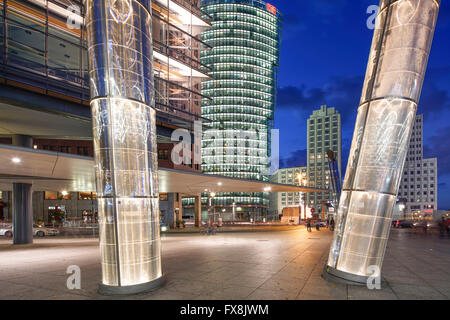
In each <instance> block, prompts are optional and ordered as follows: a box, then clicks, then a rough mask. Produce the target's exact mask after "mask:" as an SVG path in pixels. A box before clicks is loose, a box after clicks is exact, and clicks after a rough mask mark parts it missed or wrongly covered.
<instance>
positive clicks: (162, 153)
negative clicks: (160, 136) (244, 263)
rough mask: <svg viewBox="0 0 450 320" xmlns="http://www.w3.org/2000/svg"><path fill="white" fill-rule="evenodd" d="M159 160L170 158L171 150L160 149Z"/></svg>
mask: <svg viewBox="0 0 450 320" xmlns="http://www.w3.org/2000/svg"><path fill="white" fill-rule="evenodd" d="M158 160H169V150H167V149H164V150H158Z"/></svg>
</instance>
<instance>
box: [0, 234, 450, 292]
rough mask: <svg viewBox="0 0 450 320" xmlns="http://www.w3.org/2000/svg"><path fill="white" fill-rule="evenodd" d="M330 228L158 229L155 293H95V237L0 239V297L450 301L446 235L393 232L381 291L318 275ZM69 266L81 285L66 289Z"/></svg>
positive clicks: (98, 276) (97, 274) (97, 272)
mask: <svg viewBox="0 0 450 320" xmlns="http://www.w3.org/2000/svg"><path fill="white" fill-rule="evenodd" d="M331 237H332V233H331V232H330V231H328V230H326V229H325V230H321V231H320V232H318V231H316V230H313V232H312V233H308V232H307V231H306V230H305V228H304V227H303V226H301V227H295V228H292V227H291V228H286V229H285V230H284V231H281V230H280V229H279V228H278V229H277V230H276V231H264V232H229V233H218V234H217V235H214V236H206V235H200V234H166V235H163V238H162V239H163V240H162V243H163V246H162V247H163V260H162V261H163V270H164V273H165V276H166V282H165V284H164V286H163V287H162V288H161V289H158V290H157V291H155V292H152V293H146V294H139V295H132V296H127V297H111V296H102V295H100V294H98V292H97V289H98V283H99V281H100V279H101V267H100V256H99V249H98V240H97V239H95V238H90V239H89V238H53V239H52V238H44V239H35V241H34V242H35V243H34V244H33V245H23V246H12V245H11V241H10V240H6V239H1V240H0V299H164V300H165V299H183V300H184V299H194V300H208V299H219V300H232V299H251V300H265V299H276V300H285V299H289V300H291V299H299V300H302V299H339V300H346V299H450V272H449V271H450V238H444V239H439V237H438V236H437V235H434V234H428V235H423V234H420V233H413V232H411V231H409V230H392V232H391V237H390V241H389V245H388V248H387V251H386V258H385V263H384V267H383V272H382V273H383V278H384V280H385V285H384V286H383V288H382V290H368V289H367V288H366V287H361V286H351V285H345V284H340V283H335V282H330V281H327V280H325V279H323V278H322V276H321V275H322V270H323V266H324V264H325V261H326V259H327V255H328V250H329V246H330V242H331ZM70 265H77V266H79V267H80V268H81V289H80V290H69V289H67V287H66V281H67V278H68V276H69V275H68V274H66V269H67V267H68V266H70Z"/></svg>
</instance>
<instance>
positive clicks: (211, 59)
mask: <svg viewBox="0 0 450 320" xmlns="http://www.w3.org/2000/svg"><path fill="white" fill-rule="evenodd" d="M201 8H202V10H203V11H205V12H206V13H207V14H209V15H210V16H211V18H212V28H211V29H209V30H207V31H205V32H203V33H202V35H201V39H202V41H204V42H206V43H207V44H208V45H209V46H211V47H212V49H211V50H208V51H203V52H202V55H201V62H202V63H203V64H205V65H207V66H208V67H209V68H210V69H211V71H209V72H208V74H209V75H210V77H211V79H209V80H206V81H204V82H203V83H202V93H203V94H204V95H206V96H208V97H210V98H211V100H204V101H203V102H202V116H203V117H204V118H207V119H209V120H211V123H212V129H211V130H208V131H207V132H206V133H204V135H203V141H202V170H203V172H204V173H207V174H216V175H223V176H229V177H234V178H240V179H250V180H262V181H268V168H269V166H270V163H268V158H269V155H270V129H271V128H272V121H273V118H274V105H275V99H276V88H277V73H278V64H279V51H280V32H281V29H280V25H281V15H280V13H279V12H278V11H277V10H276V9H275V8H274V7H273V6H271V5H270V4H267V3H265V2H264V1H256V0H247V1H243V0H236V1H225V0H222V1H220V0H219V1H216V0H205V1H202V2H201ZM233 202H234V203H235V204H236V205H242V206H243V209H244V210H247V209H246V207H247V208H249V207H260V208H267V207H268V204H269V203H268V202H269V200H268V195H267V194H263V193H254V194H248V193H239V194H238V193H220V194H217V196H216V197H215V198H214V204H215V205H220V206H222V205H223V206H231V205H232V204H233ZM248 210H250V209H248Z"/></svg>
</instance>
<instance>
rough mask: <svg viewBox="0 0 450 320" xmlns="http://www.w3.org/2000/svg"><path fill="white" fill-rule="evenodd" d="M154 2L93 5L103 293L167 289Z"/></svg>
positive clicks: (99, 1) (90, 25)
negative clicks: (163, 264)
mask: <svg viewBox="0 0 450 320" xmlns="http://www.w3.org/2000/svg"><path fill="white" fill-rule="evenodd" d="M150 6H151V1H149V0H88V1H87V4H86V7H87V14H86V28H87V36H88V53H89V59H90V62H89V68H90V70H89V71H90V83H91V84H90V88H91V111H92V126H93V138H94V154H95V168H96V182H97V202H98V211H99V226H100V250H101V262H102V284H101V285H100V292H101V293H104V294H133V293H138V292H144V291H149V290H152V289H154V288H156V287H158V286H160V285H161V284H162V280H163V277H162V269H161V244H160V233H159V198H158V177H157V174H158V161H157V152H156V150H157V144H156V120H155V118H156V111H155V109H154V99H153V69H152V68H153V57H152V52H153V48H152V33H151V27H152V26H151V23H152V19H151V7H150Z"/></svg>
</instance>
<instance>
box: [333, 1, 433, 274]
mask: <svg viewBox="0 0 450 320" xmlns="http://www.w3.org/2000/svg"><path fill="white" fill-rule="evenodd" d="M380 8H381V10H380V13H379V16H378V20H377V21H378V25H377V29H376V30H375V33H374V37H373V42H372V48H371V52H370V57H369V63H368V66H367V73H366V79H365V83H364V88H363V93H362V97H361V105H360V107H359V109H358V117H357V120H356V126H355V131H354V134H353V141H352V147H351V150H350V155H349V161H348V166H347V171H346V176H345V179H344V186H343V192H342V195H341V199H340V203H339V208H338V213H337V218H336V230H335V233H334V238H333V242H332V245H331V249H330V254H329V258H328V263H327V265H328V266H329V267H332V268H334V269H337V270H338V271H341V272H344V273H347V274H351V275H356V276H362V277H366V276H369V275H372V274H371V272H368V271H367V267H369V266H372V265H374V266H378V267H379V268H380V269H381V266H382V263H383V258H384V251H385V249H386V243H387V240H388V236H389V230H390V223H391V219H392V212H393V208H394V204H395V200H396V195H397V192H398V188H399V183H400V179H401V174H402V171H403V166H404V162H405V159H406V154H407V149H408V141H409V138H410V135H411V132H412V128H413V121H414V118H415V114H416V110H417V103H418V100H419V97H420V91H421V88H422V83H423V79H424V75H425V70H426V65H427V60H428V55H429V52H430V47H431V41H432V37H433V33H434V28H435V24H436V20H437V14H438V11H439V3H438V1H435V0H398V1H388V0H383V1H381V4H380ZM353 279H355V278H353Z"/></svg>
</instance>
